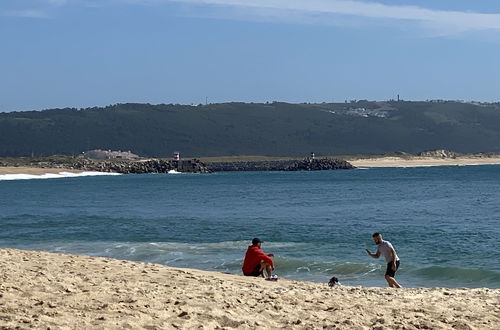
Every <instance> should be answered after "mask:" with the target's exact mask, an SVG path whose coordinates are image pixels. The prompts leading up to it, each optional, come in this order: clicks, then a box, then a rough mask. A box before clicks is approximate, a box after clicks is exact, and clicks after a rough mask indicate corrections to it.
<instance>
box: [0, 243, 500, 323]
mask: <svg viewBox="0 0 500 330" xmlns="http://www.w3.org/2000/svg"><path fill="white" fill-rule="evenodd" d="M0 277H1V281H0V328H2V329H14V328H16V329H28V328H30V329H32V328H35V329H41V328H44V329H47V328H49V327H50V328H51V329H231V328H236V329H336V328H340V329H498V328H500V290H499V289H495V290H494V289H443V288H412V289H409V288H405V289H400V290H397V289H390V288H363V287H334V288H330V287H328V286H327V284H326V283H325V284H323V283H310V282H298V281H289V280H286V279H279V280H278V281H277V282H270V281H265V280H264V279H262V278H248V277H243V276H240V275H231V274H223V273H216V272H207V271H200V270H193V269H179V268H170V267H165V266H162V265H158V264H151V263H137V262H130V261H122V260H114V259H108V258H98V257H88V256H76V255H62V254H53V253H46V252H36V251H23V250H15V249H0Z"/></svg>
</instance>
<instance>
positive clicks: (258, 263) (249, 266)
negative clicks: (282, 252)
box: [242, 237, 277, 279]
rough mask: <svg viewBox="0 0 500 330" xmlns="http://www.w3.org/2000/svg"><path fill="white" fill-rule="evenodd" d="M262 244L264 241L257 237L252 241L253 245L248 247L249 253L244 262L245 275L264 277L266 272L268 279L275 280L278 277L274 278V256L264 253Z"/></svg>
mask: <svg viewBox="0 0 500 330" xmlns="http://www.w3.org/2000/svg"><path fill="white" fill-rule="evenodd" d="M262 243H263V242H262V240H261V239H259V238H257V237H256V238H254V239H253V240H252V245H250V246H249V247H248V249H247V253H246V254H245V259H244V260H243V267H242V270H243V274H244V275H245V276H255V277H258V276H262V277H263V276H264V270H265V271H266V273H267V278H268V279H274V278H275V277H276V276H274V277H273V270H274V262H273V257H274V254H272V253H270V254H266V253H264V251H262V250H261V249H260V247H261V245H262ZM276 278H277V277H276Z"/></svg>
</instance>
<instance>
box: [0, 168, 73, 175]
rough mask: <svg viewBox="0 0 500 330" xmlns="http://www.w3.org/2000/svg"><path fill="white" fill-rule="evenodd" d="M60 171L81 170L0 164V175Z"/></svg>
mask: <svg viewBox="0 0 500 330" xmlns="http://www.w3.org/2000/svg"><path fill="white" fill-rule="evenodd" d="M60 172H70V173H81V172H82V171H79V170H73V169H67V168H41V167H27V166H25V167H21V166H20V167H14V166H0V175H3V174H30V175H43V174H58V173H60Z"/></svg>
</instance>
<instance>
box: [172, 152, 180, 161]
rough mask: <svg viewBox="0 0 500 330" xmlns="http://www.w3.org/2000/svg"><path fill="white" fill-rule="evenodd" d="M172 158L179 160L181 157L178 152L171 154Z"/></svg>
mask: <svg viewBox="0 0 500 330" xmlns="http://www.w3.org/2000/svg"><path fill="white" fill-rule="evenodd" d="M172 158H173V159H174V160H180V159H181V155H180V153H179V152H178V151H174V154H173V156H172Z"/></svg>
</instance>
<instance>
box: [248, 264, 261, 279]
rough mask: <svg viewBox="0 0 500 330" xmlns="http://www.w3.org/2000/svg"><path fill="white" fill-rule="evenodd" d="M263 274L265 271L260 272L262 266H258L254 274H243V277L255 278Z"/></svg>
mask: <svg viewBox="0 0 500 330" xmlns="http://www.w3.org/2000/svg"><path fill="white" fill-rule="evenodd" d="M262 272H263V270H260V264H258V265H257V266H255V268H254V270H253V272H251V273H249V274H245V273H243V275H245V276H254V277H259V276H261V275H262Z"/></svg>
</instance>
